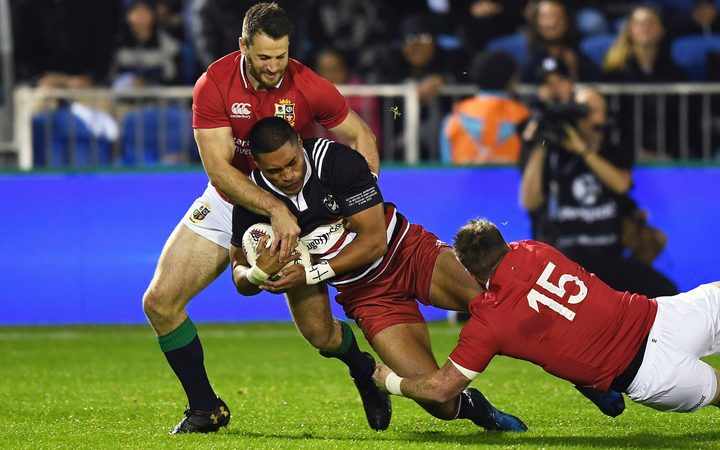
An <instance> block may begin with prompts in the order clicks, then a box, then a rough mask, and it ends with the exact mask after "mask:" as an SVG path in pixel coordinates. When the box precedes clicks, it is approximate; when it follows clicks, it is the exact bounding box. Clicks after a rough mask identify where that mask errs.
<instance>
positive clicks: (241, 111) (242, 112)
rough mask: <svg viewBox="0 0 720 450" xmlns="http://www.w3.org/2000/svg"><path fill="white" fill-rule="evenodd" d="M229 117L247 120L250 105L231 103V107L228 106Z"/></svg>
mask: <svg viewBox="0 0 720 450" xmlns="http://www.w3.org/2000/svg"><path fill="white" fill-rule="evenodd" d="M230 117H232V118H240V119H249V118H250V103H233V104H232V106H230Z"/></svg>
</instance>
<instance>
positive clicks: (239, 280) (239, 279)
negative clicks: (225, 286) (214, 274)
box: [232, 265, 260, 296]
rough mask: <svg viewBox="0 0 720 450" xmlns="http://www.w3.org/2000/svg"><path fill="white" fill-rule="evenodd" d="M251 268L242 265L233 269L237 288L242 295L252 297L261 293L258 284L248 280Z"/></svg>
mask: <svg viewBox="0 0 720 450" xmlns="http://www.w3.org/2000/svg"><path fill="white" fill-rule="evenodd" d="M248 270H249V268H248V267H245V266H241V265H237V266H235V267H233V271H232V278H233V283H234V284H235V288H237V291H238V293H240V295H245V296H251V295H256V294H258V293H259V292H260V288H258V286H257V285H256V284H253V283H251V282H250V281H249V280H248V277H247V272H248Z"/></svg>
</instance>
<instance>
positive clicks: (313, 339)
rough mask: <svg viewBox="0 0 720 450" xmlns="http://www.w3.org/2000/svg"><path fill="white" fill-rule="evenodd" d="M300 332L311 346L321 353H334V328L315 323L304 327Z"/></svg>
mask: <svg viewBox="0 0 720 450" xmlns="http://www.w3.org/2000/svg"><path fill="white" fill-rule="evenodd" d="M300 332H301V333H302V335H303V337H304V338H305V340H307V341H308V342H309V343H310V345H312V346H313V347H315V348H316V349H318V350H320V351H333V350H335V349H334V348H332V347H333V345H332V344H333V327H331V326H325V325H324V324H322V323H314V324H311V325H310V326H305V327H303V328H302V329H301V330H300Z"/></svg>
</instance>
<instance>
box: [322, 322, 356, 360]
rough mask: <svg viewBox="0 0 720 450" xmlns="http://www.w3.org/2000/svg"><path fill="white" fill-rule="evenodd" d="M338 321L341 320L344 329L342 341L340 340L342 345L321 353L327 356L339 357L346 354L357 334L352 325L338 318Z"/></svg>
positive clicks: (341, 327) (341, 326)
mask: <svg viewBox="0 0 720 450" xmlns="http://www.w3.org/2000/svg"><path fill="white" fill-rule="evenodd" d="M338 322H340V329H341V330H342V342H340V347H338V348H337V349H335V351H332V352H320V355H322V356H324V357H326V358H337V357H339V356H342V355H344V354H345V353H347V351H348V350H349V349H350V346H352V344H353V341H354V340H355V334H354V333H353V331H352V328H350V325H348V324H347V323H346V322H343V321H342V320H338Z"/></svg>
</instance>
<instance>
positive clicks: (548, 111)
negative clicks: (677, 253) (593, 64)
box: [520, 58, 677, 297]
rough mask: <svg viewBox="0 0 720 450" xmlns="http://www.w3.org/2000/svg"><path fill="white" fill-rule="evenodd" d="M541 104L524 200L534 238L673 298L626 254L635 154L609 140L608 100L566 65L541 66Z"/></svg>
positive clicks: (526, 154) (528, 149)
mask: <svg viewBox="0 0 720 450" xmlns="http://www.w3.org/2000/svg"><path fill="white" fill-rule="evenodd" d="M538 72H539V77H538V79H539V80H540V83H541V84H540V85H539V87H538V103H537V105H536V106H535V107H534V108H533V109H534V114H533V118H532V119H531V120H530V121H529V123H528V125H527V127H526V128H525V131H524V133H523V139H524V144H523V151H522V155H521V158H520V168H521V170H522V180H521V183H520V203H521V205H522V207H523V208H525V209H526V210H527V211H528V212H529V213H530V218H531V222H532V228H533V238H534V239H537V240H539V241H543V242H547V243H549V244H551V245H554V246H555V247H557V248H558V249H559V250H561V251H562V252H563V253H565V255H567V256H568V257H569V258H571V259H573V260H574V261H576V262H578V263H579V264H581V265H583V266H585V267H586V268H587V269H588V270H589V271H591V272H594V273H595V274H596V275H598V276H599V277H600V278H602V279H603V280H605V281H606V282H607V283H608V284H609V285H610V286H611V287H613V288H614V289H617V290H621V291H630V292H638V293H641V294H644V295H647V296H649V297H659V296H664V295H674V294H676V293H677V289H676V287H675V285H674V284H673V283H672V282H671V281H670V280H668V279H667V278H666V277H665V276H664V275H662V274H660V273H659V272H657V271H655V270H654V269H653V268H652V266H651V265H649V264H647V263H644V262H642V261H639V260H637V259H634V258H632V257H625V256H624V255H623V248H622V244H621V233H622V220H623V216H624V215H625V214H627V213H628V212H629V211H627V209H628V206H627V205H629V204H630V203H631V200H630V199H629V198H628V197H627V193H628V191H629V190H630V188H631V186H632V174H631V169H632V165H633V154H632V152H631V151H630V150H629V149H626V150H624V149H622V148H620V147H617V146H614V145H612V144H611V143H610V142H609V141H607V140H605V139H604V135H605V128H606V122H607V114H606V107H605V100H604V98H603V97H602V95H601V94H600V93H599V92H597V91H595V90H593V89H589V88H582V89H577V90H576V89H575V86H574V83H573V81H572V79H571V78H570V76H569V72H568V70H567V68H566V67H565V65H564V64H563V63H562V62H561V61H559V60H556V59H554V58H546V59H545V60H543V62H542V65H541V66H540V67H539V71H538Z"/></svg>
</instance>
